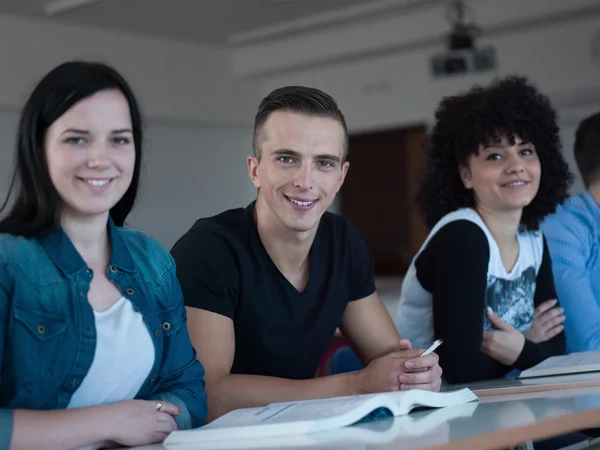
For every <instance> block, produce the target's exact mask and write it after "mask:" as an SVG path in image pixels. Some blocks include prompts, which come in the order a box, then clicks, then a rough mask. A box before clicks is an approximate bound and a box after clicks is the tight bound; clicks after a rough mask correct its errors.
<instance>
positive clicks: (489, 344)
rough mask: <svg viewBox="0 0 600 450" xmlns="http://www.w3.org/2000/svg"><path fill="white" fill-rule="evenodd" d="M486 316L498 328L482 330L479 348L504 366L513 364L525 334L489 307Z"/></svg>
mask: <svg viewBox="0 0 600 450" xmlns="http://www.w3.org/2000/svg"><path fill="white" fill-rule="evenodd" d="M487 316H488V319H489V320H490V322H491V323H492V325H494V326H495V327H496V328H498V330H494V331H484V332H483V341H482V344H481V350H482V351H483V352H484V353H485V354H487V355H489V356H490V357H492V358H494V359H495V360H496V361H499V362H501V363H502V364H504V365H506V366H511V365H513V364H514V362H515V361H516V360H517V358H518V357H519V355H520V354H521V351H522V350H523V346H524V345H525V336H524V335H523V334H522V333H521V332H520V331H518V330H516V329H514V328H513V327H511V326H510V325H509V324H507V323H506V322H505V321H503V320H502V319H501V318H500V317H498V316H497V315H496V314H495V313H494V312H493V311H492V310H491V309H490V308H488V310H487Z"/></svg>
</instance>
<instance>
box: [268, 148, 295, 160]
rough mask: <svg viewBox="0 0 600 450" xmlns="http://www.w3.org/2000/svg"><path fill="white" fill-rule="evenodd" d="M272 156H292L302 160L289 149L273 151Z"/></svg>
mask: <svg viewBox="0 0 600 450" xmlns="http://www.w3.org/2000/svg"><path fill="white" fill-rule="evenodd" d="M272 154H273V155H275V156H292V157H294V158H298V159H300V158H302V155H301V154H300V152H297V151H295V150H290V149H289V148H280V149H279V150H275V151H274V152H273V153H272Z"/></svg>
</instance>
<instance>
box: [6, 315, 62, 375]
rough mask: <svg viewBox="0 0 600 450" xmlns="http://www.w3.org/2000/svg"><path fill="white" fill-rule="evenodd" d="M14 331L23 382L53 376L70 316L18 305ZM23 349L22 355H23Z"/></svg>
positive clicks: (58, 363) (13, 338)
mask: <svg viewBox="0 0 600 450" xmlns="http://www.w3.org/2000/svg"><path fill="white" fill-rule="evenodd" d="M13 313H14V318H15V327H14V335H13V336H12V339H11V340H12V341H13V342H14V343H15V346H16V347H15V348H14V350H15V353H17V355H16V357H17V358H19V364H18V365H17V367H18V369H17V371H18V372H19V374H18V378H19V381H20V382H23V383H27V382H30V381H34V380H36V379H39V378H42V377H47V376H50V375H52V374H53V373H54V371H55V370H56V368H57V367H58V366H59V365H60V362H59V361H58V359H57V358H58V356H59V350H60V347H61V344H62V343H63V338H64V335H65V332H66V330H67V319H66V318H65V317H60V316H57V315H49V314H47V313H42V312H38V311H33V310H30V309H25V308H22V307H14V309H13ZM19 353H20V355H19Z"/></svg>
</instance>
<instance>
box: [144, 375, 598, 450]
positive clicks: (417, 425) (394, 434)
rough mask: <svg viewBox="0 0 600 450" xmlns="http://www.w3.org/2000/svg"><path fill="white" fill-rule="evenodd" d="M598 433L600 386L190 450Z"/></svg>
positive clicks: (455, 448) (502, 440) (455, 449)
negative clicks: (581, 431) (592, 430)
mask: <svg viewBox="0 0 600 450" xmlns="http://www.w3.org/2000/svg"><path fill="white" fill-rule="evenodd" d="M594 427H600V387H598V386H596V387H587V388H580V389H567V390H552V391H548V392H533V393H525V394H517V395H508V396H507V395H499V396H486V397H482V398H481V400H480V401H479V402H476V403H471V404H469V405H461V406H458V407H449V408H443V409H435V410H428V411H420V412H415V413H413V414H410V415H409V416H404V417H397V418H395V419H390V420H384V421H378V422H373V423H370V424H365V425H361V426H354V427H347V428H343V429H338V430H332V431H330V432H323V433H318V434H312V435H303V436H288V437H285V438H277V439H273V438H272V439H260V440H247V441H242V442H238V443H235V444H234V443H232V442H228V443H227V445H226V446H221V447H218V446H210V447H209V446H207V445H206V444H202V445H201V446H200V445H199V446H196V447H194V446H191V447H185V448H186V449H190V450H191V449H193V448H198V449H200V448H201V449H203V450H207V449H269V448H271V449H275V448H285V449H295V450H308V449H328V450H331V449H352V450H354V449H356V450H358V449H363V450H367V449H368V450H392V449H419V450H421V449H423V450H424V449H428V450H433V449H435V450H459V449H460V450H475V449H476V450H496V449H502V448H507V447H511V446H515V445H519V444H521V443H523V442H527V441H536V440H541V439H546V438H550V437H554V436H560V435H563V434H567V433H570V432H573V431H577V430H581V429H584V428H594ZM509 430H510V432H507V431H509ZM162 448H163V447H162V445H154V446H146V447H138V448H137V449H138V450H160V449H162ZM182 450H183V447H182Z"/></svg>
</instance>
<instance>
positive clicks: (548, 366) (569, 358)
mask: <svg viewBox="0 0 600 450" xmlns="http://www.w3.org/2000/svg"><path fill="white" fill-rule="evenodd" d="M598 371H600V351H592V352H578V353H571V354H569V355H562V356H551V357H550V358H548V359H546V360H544V361H542V362H541V363H539V364H537V365H535V366H533V367H531V368H530V369H527V370H524V371H523V372H521V374H520V375H519V376H518V377H517V378H519V379H520V378H533V377H547V376H551V375H565V374H570V373H582V372H598Z"/></svg>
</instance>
